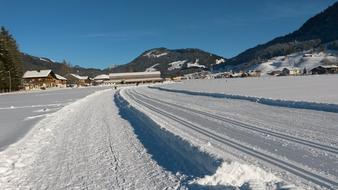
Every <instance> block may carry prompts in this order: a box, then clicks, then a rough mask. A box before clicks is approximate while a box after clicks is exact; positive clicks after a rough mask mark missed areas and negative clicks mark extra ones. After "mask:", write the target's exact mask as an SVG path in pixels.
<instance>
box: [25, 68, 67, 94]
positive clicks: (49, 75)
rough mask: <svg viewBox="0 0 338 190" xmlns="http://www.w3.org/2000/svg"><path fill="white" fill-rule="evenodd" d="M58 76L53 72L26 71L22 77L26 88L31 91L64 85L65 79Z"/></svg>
mask: <svg viewBox="0 0 338 190" xmlns="http://www.w3.org/2000/svg"><path fill="white" fill-rule="evenodd" d="M62 78H63V77H62V76H60V75H58V77H57V76H56V74H55V73H54V72H53V71H52V70H50V69H49V70H35V71H26V72H25V74H24V75H23V76H22V79H23V83H24V88H25V89H26V90H31V89H45V88H51V87H58V86H59V84H63V83H64V81H63V80H64V78H63V79H62Z"/></svg>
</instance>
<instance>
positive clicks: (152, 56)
mask: <svg viewBox="0 0 338 190" xmlns="http://www.w3.org/2000/svg"><path fill="white" fill-rule="evenodd" d="M156 52H157V51H156V50H154V51H149V52H148V53H146V54H145V55H144V56H146V57H149V58H159V57H162V56H165V55H168V52H163V53H159V54H156Z"/></svg>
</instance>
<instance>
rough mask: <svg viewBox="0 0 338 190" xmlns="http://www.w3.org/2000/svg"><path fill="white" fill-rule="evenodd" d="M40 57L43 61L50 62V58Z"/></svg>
mask: <svg viewBox="0 0 338 190" xmlns="http://www.w3.org/2000/svg"><path fill="white" fill-rule="evenodd" d="M39 59H40V60H41V61H46V62H50V61H49V60H47V59H45V58H42V57H39Z"/></svg>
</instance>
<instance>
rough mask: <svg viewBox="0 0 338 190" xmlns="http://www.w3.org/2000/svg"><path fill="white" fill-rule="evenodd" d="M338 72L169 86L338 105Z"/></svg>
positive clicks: (191, 82) (218, 80)
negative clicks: (335, 73) (337, 73)
mask: <svg viewBox="0 0 338 190" xmlns="http://www.w3.org/2000/svg"><path fill="white" fill-rule="evenodd" d="M337 84H338V75H308V76H288V77H258V78H233V79H210V80H186V81H183V82H182V83H173V84H171V85H168V86H166V87H165V88H167V89H174V90H186V91H193V92H206V93H220V94H226V95H239V96H247V97H258V98H267V99H279V100H290V101H305V102H316V103H326V104H338V96H337V94H338V85H337Z"/></svg>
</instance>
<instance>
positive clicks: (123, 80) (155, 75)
mask: <svg viewBox="0 0 338 190" xmlns="http://www.w3.org/2000/svg"><path fill="white" fill-rule="evenodd" d="M109 81H110V82H112V83H120V84H138V83H155V82H163V78H162V77H161V72H159V71H153V72H129V73H110V74H109Z"/></svg>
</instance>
